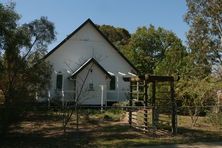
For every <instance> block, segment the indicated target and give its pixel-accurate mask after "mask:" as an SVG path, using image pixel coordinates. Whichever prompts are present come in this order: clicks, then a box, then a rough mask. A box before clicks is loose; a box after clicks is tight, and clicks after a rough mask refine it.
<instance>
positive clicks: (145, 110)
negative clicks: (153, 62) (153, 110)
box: [144, 79, 148, 130]
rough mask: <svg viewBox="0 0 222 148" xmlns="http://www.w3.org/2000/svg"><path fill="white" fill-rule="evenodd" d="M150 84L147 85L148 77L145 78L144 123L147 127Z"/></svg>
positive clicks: (146, 127)
mask: <svg viewBox="0 0 222 148" xmlns="http://www.w3.org/2000/svg"><path fill="white" fill-rule="evenodd" d="M147 107H148V85H147V79H145V80H144V125H145V129H146V130H147V129H148V111H147Z"/></svg>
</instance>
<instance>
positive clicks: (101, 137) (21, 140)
mask: <svg viewBox="0 0 222 148" xmlns="http://www.w3.org/2000/svg"><path fill="white" fill-rule="evenodd" d="M80 113H81V115H80V129H79V130H78V131H77V130H76V128H75V127H76V126H75V125H76V122H75V114H74V116H73V117H72V119H71V121H70V123H69V125H68V126H67V132H66V133H63V128H62V121H63V120H62V119H63V115H62V114H61V112H60V111H47V110H43V111H38V110H35V111H31V112H29V113H28V114H27V116H26V117H25V118H24V120H23V121H22V122H20V123H19V124H15V125H13V126H11V127H10V132H9V133H8V134H7V135H4V136H3V137H2V138H1V140H0V146H1V147H136V146H147V145H158V144H173V143H191V142H201V141H221V140H222V132H221V129H218V128H216V127H214V126H212V125H211V124H210V123H209V122H208V120H207V119H206V118H205V117H200V119H199V121H198V122H197V125H198V126H197V127H193V128H192V127H191V126H190V118H189V117H187V116H179V117H178V126H179V127H178V135H176V136H171V135H169V134H167V135H164V136H158V135H156V134H153V133H152V132H150V133H143V132H141V131H138V130H136V129H134V128H132V127H130V126H129V125H128V123H127V118H126V117H125V116H124V115H125V112H124V111H121V110H107V111H104V112H103V113H101V112H100V110H82V111H81V112H80ZM161 118H165V116H164V115H161Z"/></svg>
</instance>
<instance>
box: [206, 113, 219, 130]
mask: <svg viewBox="0 0 222 148" xmlns="http://www.w3.org/2000/svg"><path fill="white" fill-rule="evenodd" d="M207 117H208V120H209V122H210V123H211V124H212V125H213V126H217V127H221V128H222V112H219V113H208V114H207Z"/></svg>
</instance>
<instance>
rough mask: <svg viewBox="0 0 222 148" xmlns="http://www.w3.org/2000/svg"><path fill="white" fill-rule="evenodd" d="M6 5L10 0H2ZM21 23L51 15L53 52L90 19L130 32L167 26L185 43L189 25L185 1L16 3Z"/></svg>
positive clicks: (53, 0) (46, 0)
mask: <svg viewBox="0 0 222 148" xmlns="http://www.w3.org/2000/svg"><path fill="white" fill-rule="evenodd" d="M0 1H2V2H3V3H6V2H9V0H0ZM14 2H16V11H17V12H18V13H19V14H21V16H22V19H21V20H20V23H27V22H30V21H32V20H33V19H37V18H40V17H41V16H47V17H48V19H49V20H50V21H52V22H54V24H55V27H56V32H57V40H56V41H55V42H54V43H53V44H52V45H50V46H49V50H51V49H52V48H53V47H54V46H56V45H57V44H58V43H59V42H61V41H62V40H63V39H64V38H65V37H66V36H67V35H68V34H70V33H71V32H72V31H73V30H75V29H76V28H77V27H78V26H79V25H81V24H82V23H83V22H84V21H85V20H86V19H88V18H91V20H92V21H93V22H94V23H96V24H100V25H102V24H108V25H113V26H115V27H123V28H126V29H127V30H129V32H130V33H133V32H135V31H136V29H137V27H139V26H149V24H153V25H154V26H156V27H159V26H160V27H164V28H166V29H168V30H171V31H173V32H175V33H176V34H177V36H178V37H179V38H181V39H182V40H183V41H184V42H185V40H186V36H185V33H186V32H187V31H188V26H187V24H186V23H185V22H184V21H183V16H184V14H185V12H186V9H187V8H186V2H185V0H14Z"/></svg>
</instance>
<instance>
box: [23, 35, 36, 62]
mask: <svg viewBox="0 0 222 148" xmlns="http://www.w3.org/2000/svg"><path fill="white" fill-rule="evenodd" d="M36 42H37V37H36V38H35V40H34V42H33V43H32V45H31V47H30V48H29V50H28V51H27V53H26V54H25V55H24V56H23V58H22V60H24V59H25V58H26V57H27V56H28V55H29V53H30V52H31V51H32V48H33V47H34V45H35V43H36Z"/></svg>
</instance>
